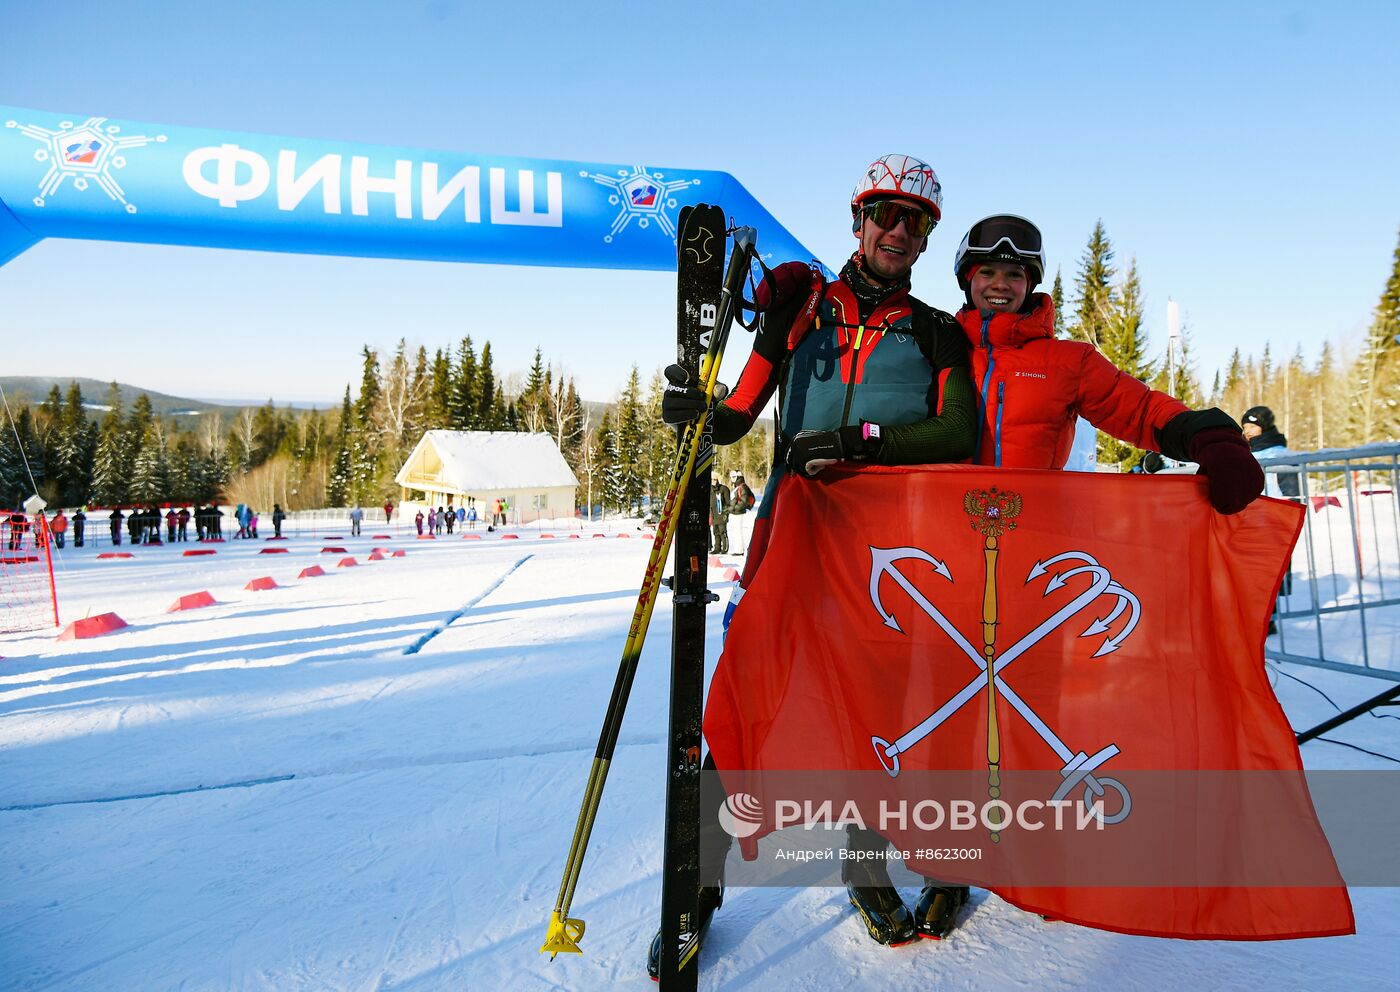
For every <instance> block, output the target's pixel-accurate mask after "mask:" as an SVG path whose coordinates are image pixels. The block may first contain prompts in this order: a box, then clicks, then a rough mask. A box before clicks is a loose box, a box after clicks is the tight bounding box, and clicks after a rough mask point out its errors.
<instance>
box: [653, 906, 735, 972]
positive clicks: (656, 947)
mask: <svg viewBox="0 0 1400 992" xmlns="http://www.w3.org/2000/svg"><path fill="white" fill-rule="evenodd" d="M723 905H724V883H723V882H720V884H719V885H702V886H701V887H700V926H699V930H698V934H697V936H696V938H695V943H693V944H691V945H690V946H691V951H690V954H688V955H687V956H686V958H685V959H684V960H682V961H681V964H685V962H686V961H688V960H690V958H691V957H693V956H695V955H696V954H699V953H700V945H701V944H703V943H704V942H705V934H706V933H707V932H708V931H709V929H710V920H711V919H713V918H714V915H715V910H717V909H719V908H720V907H721V906H723ZM660 976H661V930H660V928H659V927H658V928H657V931H656V936H655V937H653V938H651V947H650V948H649V949H648V950H647V977H648V978H650V979H651V980H652V981H653V982H657V981H660V980H661V978H660Z"/></svg>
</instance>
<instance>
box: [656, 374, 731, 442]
mask: <svg viewBox="0 0 1400 992" xmlns="http://www.w3.org/2000/svg"><path fill="white" fill-rule="evenodd" d="M665 375H666V389H665V390H664V391H663V392H662V394H661V419H662V420H663V421H665V422H666V423H668V424H670V425H671V426H672V427H675V426H677V425H680V424H688V423H690V422H691V421H693V420H699V419H700V415H701V414H702V413H704V412H705V406H706V404H705V391H704V390H703V389H697V388H696V387H694V386H692V385H690V374H689V373H688V372H686V370H685V369H683V368H681V367H680V366H679V365H668V366H666V368H665ZM727 395H729V387H728V386H726V385H724V383H722V382H717V383H715V402H716V403H718V402H719V401H720V400H722V399H724V398H725V397H726V396H727Z"/></svg>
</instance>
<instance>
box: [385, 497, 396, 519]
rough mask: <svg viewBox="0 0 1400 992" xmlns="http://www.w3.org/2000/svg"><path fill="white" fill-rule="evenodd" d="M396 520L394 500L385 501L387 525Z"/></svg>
mask: <svg viewBox="0 0 1400 992" xmlns="http://www.w3.org/2000/svg"><path fill="white" fill-rule="evenodd" d="M393 519H394V503H393V501H392V500H387V499H386V500H385V501H384V522H385V523H386V524H387V523H389V522H390V521H391V520H393Z"/></svg>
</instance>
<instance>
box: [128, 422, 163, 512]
mask: <svg viewBox="0 0 1400 992" xmlns="http://www.w3.org/2000/svg"><path fill="white" fill-rule="evenodd" d="M169 472H170V470H169V464H168V461H167V457H166V452H165V430H164V429H163V428H162V426H161V424H160V421H158V420H155V419H152V421H151V423H150V424H148V425H147V427H146V434H145V436H144V437H142V439H141V450H140V452H139V453H138V454H137V456H136V461H135V463H134V464H133V465H132V468H131V483H130V485H129V486H128V489H127V493H128V497H129V498H130V499H132V500H134V501H136V502H138V503H144V504H153V503H159V502H161V501H163V500H165V499H166V498H167V493H168V491H169V484H170V480H169Z"/></svg>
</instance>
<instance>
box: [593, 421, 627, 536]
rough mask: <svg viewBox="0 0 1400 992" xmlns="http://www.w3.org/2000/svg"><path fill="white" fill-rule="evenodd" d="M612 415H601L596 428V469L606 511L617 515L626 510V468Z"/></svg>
mask: <svg viewBox="0 0 1400 992" xmlns="http://www.w3.org/2000/svg"><path fill="white" fill-rule="evenodd" d="M613 425H614V421H613V418H612V413H611V411H609V412H608V413H604V414H603V421H602V423H601V424H600V425H599V426H598V469H599V474H600V475H601V477H602V487H601V488H602V493H601V499H602V503H603V506H604V507H605V508H606V509H609V510H614V511H616V512H618V513H622V512H625V510H626V509H627V506H628V504H627V467H626V466H625V465H624V464H623V462H622V456H621V454H620V449H619V445H618V436H617V430H616V429H615V427H614V426H613Z"/></svg>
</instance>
